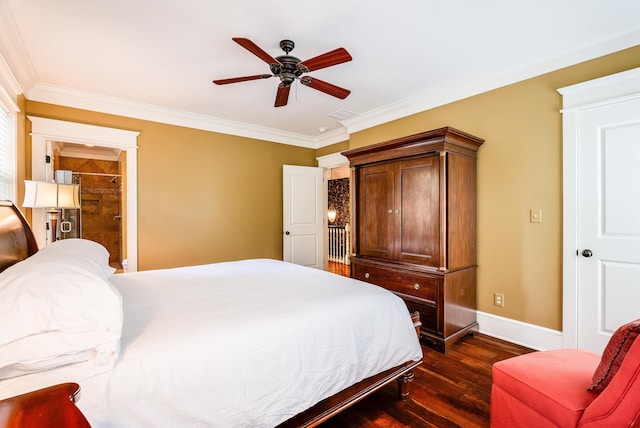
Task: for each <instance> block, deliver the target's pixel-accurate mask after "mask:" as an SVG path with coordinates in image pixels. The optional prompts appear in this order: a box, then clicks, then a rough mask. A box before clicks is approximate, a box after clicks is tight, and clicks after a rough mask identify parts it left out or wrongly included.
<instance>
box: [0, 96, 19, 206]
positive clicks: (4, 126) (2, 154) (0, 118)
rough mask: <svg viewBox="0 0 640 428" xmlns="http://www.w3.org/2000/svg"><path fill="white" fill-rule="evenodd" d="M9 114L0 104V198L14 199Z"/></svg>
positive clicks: (13, 162)
mask: <svg viewBox="0 0 640 428" xmlns="http://www.w3.org/2000/svg"><path fill="white" fill-rule="evenodd" d="M11 117H12V116H11V115H10V114H9V112H8V111H7V110H6V109H5V108H4V106H2V104H0V200H4V199H8V200H11V201H13V199H14V195H13V193H14V170H15V156H14V150H15V141H13V138H11V136H12V135H13V132H11V129H12V128H11Z"/></svg>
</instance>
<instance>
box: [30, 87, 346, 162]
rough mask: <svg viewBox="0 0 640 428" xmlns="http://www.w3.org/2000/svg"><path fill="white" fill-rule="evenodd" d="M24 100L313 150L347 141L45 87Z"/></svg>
mask: <svg viewBox="0 0 640 428" xmlns="http://www.w3.org/2000/svg"><path fill="white" fill-rule="evenodd" d="M28 99H29V100H32V101H39V102H43V103H50V104H56V105H62V106H67V107H74V108H79V109H84V110H91V111H96V112H101V113H107V114H113V115H117V116H125V117H131V118H135V119H142V120H149V121H152V122H160V123H166V124H170V125H176V126H184V127H188V128H194V129H201V130H204V131H211V132H219V133H221V134H229V135H235V136H239V137H246V138H254V139H258V140H265V141H270V142H274V143H281V144H289V145H293V146H299V147H306V148H311V149H317V148H320V147H324V146H327V145H330V144H334V143H337V142H340V141H344V140H346V139H348V135H347V133H346V129H338V130H336V131H332V132H329V133H327V134H323V135H322V137H320V138H313V137H309V136H307V135H302V134H295V133H292V132H285V131H281V130H278V129H273V128H267V127H261V126H254V125H249V124H246V123H241V122H235V121H231V120H226V119H219V118H216V117H212V116H207V115H203V114H196V113H190V112H186V111H182V110H176V109H170V108H165V107H159V106H155V105H151V104H145V103H140V102H136V101H131V100H126V99H123V98H117V97H110V96H106V95H101V94H95V93H90V92H85V91H79V90H76V89H72V88H67V87H63V86H58V85H52V84H48V83H38V84H37V85H35V86H34V87H33V89H31V90H30V91H29V93H28Z"/></svg>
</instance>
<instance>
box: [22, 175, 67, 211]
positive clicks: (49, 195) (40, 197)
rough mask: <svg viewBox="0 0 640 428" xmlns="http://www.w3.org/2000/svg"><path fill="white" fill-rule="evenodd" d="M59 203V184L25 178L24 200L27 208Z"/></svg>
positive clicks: (45, 206)
mask: <svg viewBox="0 0 640 428" xmlns="http://www.w3.org/2000/svg"><path fill="white" fill-rule="evenodd" d="M57 203H58V185H57V184H56V183H47V182H46V181H32V180H24V202H23V203H22V206H23V207H27V208H52V207H55V206H56V204H57Z"/></svg>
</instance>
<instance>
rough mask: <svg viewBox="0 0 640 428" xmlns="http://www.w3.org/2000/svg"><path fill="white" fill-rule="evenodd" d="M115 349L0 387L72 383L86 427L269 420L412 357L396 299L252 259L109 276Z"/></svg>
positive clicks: (411, 334) (410, 334) (411, 339)
mask: <svg viewBox="0 0 640 428" xmlns="http://www.w3.org/2000/svg"><path fill="white" fill-rule="evenodd" d="M111 281H112V282H113V284H115V286H116V287H117V289H118V290H119V291H120V292H121V293H122V296H123V301H124V328H123V334H122V341H121V354H120V357H119V359H118V360H117V361H116V364H115V367H114V368H113V369H112V370H110V371H108V372H106V373H99V374H92V373H91V372H90V371H86V370H84V369H83V370H82V371H78V370H75V371H74V367H73V366H66V367H62V368H60V369H56V370H51V371H49V372H45V373H37V374H33V375H27V376H22V377H19V378H15V379H9V380H6V381H3V382H0V389H3V395H7V394H6V393H7V392H8V391H15V392H16V393H19V392H24V391H26V390H30V389H36V388H38V387H42V386H46V385H50V384H54V383H59V382H71V381H73V382H77V383H79V384H80V386H81V399H80V401H79V402H78V406H79V407H80V409H81V410H82V412H83V413H84V414H85V416H86V417H87V419H88V420H89V422H90V423H91V424H92V426H93V427H124V428H127V427H151V426H153V427H187V426H211V427H272V426H275V425H277V424H279V423H280V422H283V421H285V420H286V419H288V418H290V417H291V416H293V415H295V414H297V413H299V412H301V411H303V410H305V409H307V408H309V407H311V406H313V405H314V404H315V403H317V402H318V401H320V400H322V399H324V398H326V397H328V396H330V395H333V394H335V393H336V392H338V391H340V390H342V389H344V388H345V387H347V386H349V385H351V384H353V383H355V382H358V381H360V380H362V379H364V378H366V377H369V376H371V375H373V374H376V373H378V372H381V371H383V370H386V369H388V368H391V367H394V366H396V365H399V364H401V363H404V362H407V361H416V360H419V359H420V358H422V351H421V348H420V345H419V342H418V340H417V338H416V334H415V329H414V328H413V325H412V323H411V320H410V317H409V316H408V313H407V308H406V306H405V304H404V303H403V301H402V300H401V299H400V298H398V297H396V296H395V295H393V294H392V293H390V292H388V291H386V290H384V289H382V288H379V287H376V286H374V285H370V284H366V283H364V282H360V281H356V280H353V279H349V278H344V277H340V276H337V275H333V274H331V273H328V272H324V271H320V270H316V269H310V268H305V267H301V266H297V265H293V264H290V263H284V262H280V261H275V260H267V259H257V260H245V261H238V262H227V263H216V264H211V265H203V266H194V267H185V268H176V269H166V270H155V271H144V272H137V273H127V274H121V275H115V276H113V277H112V278H111Z"/></svg>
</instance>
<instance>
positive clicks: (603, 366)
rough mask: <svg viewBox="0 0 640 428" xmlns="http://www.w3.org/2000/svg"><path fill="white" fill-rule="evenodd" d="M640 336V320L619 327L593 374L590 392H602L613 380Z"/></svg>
mask: <svg viewBox="0 0 640 428" xmlns="http://www.w3.org/2000/svg"><path fill="white" fill-rule="evenodd" d="M638 334H640V319H639V320H635V321H632V322H630V323H627V324H625V325H623V326H621V327H619V328H618V329H617V330H616V331H615V333H613V336H611V339H609V343H607V346H606V347H605V349H604V352H603V353H602V359H601V360H600V364H599V365H598V367H597V368H596V371H595V373H594V374H593V379H592V383H591V385H589V387H588V389H589V391H593V392H598V393H599V392H602V391H603V390H604V389H605V388H606V387H607V385H609V383H610V382H611V379H613V376H615V374H616V372H617V371H618V369H620V366H621V365H622V362H623V361H624V357H625V356H626V355H627V352H629V348H631V345H633V342H634V341H635V340H636V338H637V337H638Z"/></svg>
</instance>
